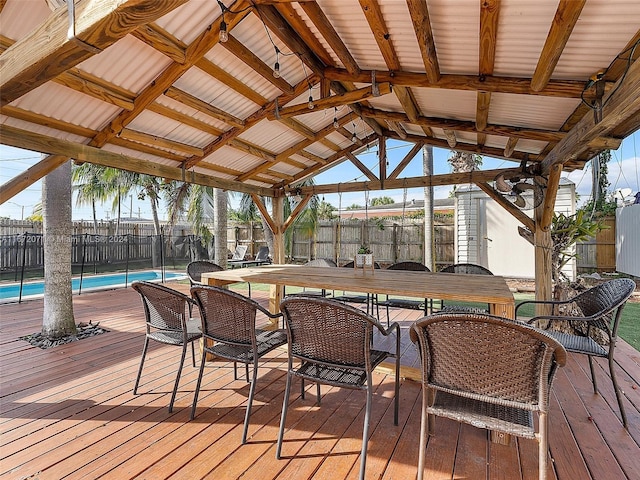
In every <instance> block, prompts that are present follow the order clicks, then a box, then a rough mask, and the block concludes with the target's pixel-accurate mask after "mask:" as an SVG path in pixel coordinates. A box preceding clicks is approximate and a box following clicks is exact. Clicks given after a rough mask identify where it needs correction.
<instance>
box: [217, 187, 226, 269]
mask: <svg viewBox="0 0 640 480" xmlns="http://www.w3.org/2000/svg"><path fill="white" fill-rule="evenodd" d="M227 197H228V194H227V192H226V190H222V189H220V188H215V189H214V190H213V205H214V211H213V228H214V238H213V242H214V243H213V251H214V258H215V261H216V263H217V264H218V265H220V266H221V267H223V268H227V204H228V198H227Z"/></svg>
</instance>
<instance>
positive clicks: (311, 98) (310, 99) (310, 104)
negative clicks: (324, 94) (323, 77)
mask: <svg viewBox="0 0 640 480" xmlns="http://www.w3.org/2000/svg"><path fill="white" fill-rule="evenodd" d="M308 107H309V110H313V109H314V108H316V106H315V105H314V104H313V95H312V94H311V89H309V104H308Z"/></svg>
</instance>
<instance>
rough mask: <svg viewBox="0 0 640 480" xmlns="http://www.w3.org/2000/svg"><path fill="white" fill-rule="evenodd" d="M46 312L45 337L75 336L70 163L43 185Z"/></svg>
mask: <svg viewBox="0 0 640 480" xmlns="http://www.w3.org/2000/svg"><path fill="white" fill-rule="evenodd" d="M42 219H43V233H44V235H43V240H44V313H43V318H42V334H43V335H45V336H47V337H50V338H59V337H64V336H66V335H70V334H75V333H76V324H75V319H74V317H73V299H72V296H71V232H72V230H73V225H72V222H71V161H67V162H66V163H65V164H63V165H61V166H60V167H58V168H57V169H56V170H54V171H53V172H51V173H49V174H48V175H47V176H46V177H45V179H44V182H43V186H42Z"/></svg>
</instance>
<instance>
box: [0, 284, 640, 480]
mask: <svg viewBox="0 0 640 480" xmlns="http://www.w3.org/2000/svg"><path fill="white" fill-rule="evenodd" d="M174 286H175V284H174ZM180 288H184V286H181V287H180ZM260 295H262V296H263V297H264V295H265V294H264V293H262V292H256V291H255V290H254V298H255V297H256V296H260ZM262 301H265V302H266V297H264V298H262ZM74 303H75V315H76V322H81V321H84V322H88V321H89V320H92V321H93V322H94V323H95V322H100V325H101V326H103V327H106V328H107V329H108V330H109V333H106V334H102V335H99V336H96V337H93V338H90V339H85V340H82V341H79V342H74V343H71V344H67V345H63V346H59V347H56V348H52V349H48V350H40V349H38V348H34V347H31V346H30V345H29V344H28V343H27V342H24V341H22V340H19V339H18V337H19V336H21V335H27V334H31V333H35V332H37V331H39V329H40V327H41V319H42V308H43V305H42V301H41V300H34V301H29V302H25V303H22V304H10V305H2V306H0V312H1V313H0V343H1V352H0V367H1V385H2V387H1V393H0V395H1V404H0V409H1V411H2V414H1V416H0V422H1V428H0V435H1V436H0V478H15V479H56V480H57V479H62V478H74V479H97V478H109V479H118V480H122V479H128V478H147V479H154V480H156V479H164V478H175V479H196V478H215V479H236V478H245V479H250V480H253V479H260V480H263V479H276V478H278V479H296V480H298V479H307V478H309V479H310V478H313V479H331V480H338V479H347V478H348V479H351V478H357V475H358V468H359V458H358V457H359V451H360V445H361V435H362V421H363V415H364V411H363V408H364V395H363V394H362V392H354V391H349V390H344V389H342V390H341V389H335V388H329V387H323V395H324V396H323V399H322V404H321V406H317V405H315V402H314V398H315V396H314V395H308V396H307V397H306V400H301V399H300V397H299V392H298V391H297V389H295V388H294V389H293V393H292V398H291V400H295V401H294V403H293V406H292V408H291V410H290V414H289V416H288V419H287V420H288V421H287V431H286V433H285V443H284V446H283V455H284V458H283V459H282V460H276V459H275V443H276V438H277V431H278V425H279V419H280V410H281V407H282V397H283V391H284V379H285V376H284V372H285V359H286V356H285V355H286V354H285V353H284V352H283V351H277V352H274V353H273V354H272V355H271V356H270V357H268V358H267V360H266V362H265V364H264V367H261V369H260V376H259V380H258V385H257V393H256V398H255V400H254V410H253V414H252V417H251V421H250V427H249V441H248V444H246V445H241V444H240V438H241V435H242V422H243V417H244V405H245V403H246V399H247V395H248V391H249V388H248V384H247V383H246V382H245V381H244V380H243V379H240V380H238V381H234V380H233V369H232V368H231V367H230V366H229V365H228V364H224V363H215V364H212V365H211V367H208V368H207V370H206V371H205V376H204V380H203V386H202V391H201V393H200V399H199V401H198V412H197V417H196V418H195V420H193V421H189V413H190V405H191V401H192V398H193V390H194V386H195V381H196V377H197V369H194V368H193V367H192V366H191V364H190V362H187V365H186V366H185V368H184V372H183V377H182V380H181V383H180V388H179V393H178V396H177V400H176V405H175V409H174V412H173V413H172V414H170V413H168V411H167V405H168V402H169V397H170V393H171V389H172V386H173V381H174V379H175V367H176V362H177V359H178V357H177V354H178V353H179V351H178V350H177V349H176V348H175V347H167V346H152V347H151V355H150V357H149V359H148V361H147V363H146V365H145V370H144V372H143V377H142V383H141V388H140V391H139V393H140V394H139V395H137V396H134V395H132V391H131V390H132V387H133V381H134V379H135V375H136V371H137V368H138V363H139V360H140V353H141V349H142V342H143V335H144V325H143V322H142V320H141V315H142V305H141V303H140V300H139V297H138V296H137V294H136V293H135V292H134V291H132V290H131V289H126V290H112V291H105V292H99V293H90V294H84V295H81V296H76V297H74ZM393 315H394V319H395V320H399V321H402V324H403V344H404V346H405V348H404V355H403V364H405V365H413V364H415V359H416V351H415V350H414V348H413V346H412V345H411V344H410V342H408V338H407V337H408V335H407V334H406V328H407V327H408V326H409V325H410V323H411V322H412V321H413V320H414V319H416V318H417V317H418V316H419V312H408V311H401V310H395V311H393ZM617 360H618V363H619V366H620V368H619V372H620V375H619V378H620V382H621V385H622V386H623V389H624V391H625V397H626V407H627V415H628V417H629V425H630V428H629V431H628V432H627V431H626V430H624V429H623V428H622V425H621V421H620V419H619V414H618V409H617V403H616V401H615V396H614V394H613V391H612V387H611V382H610V380H609V378H608V373H607V369H606V366H605V364H604V363H603V362H598V365H599V368H598V372H597V374H598V377H599V386H600V389H601V392H602V395H594V394H593V392H592V388H591V382H590V379H589V373H588V365H587V363H586V359H585V358H582V357H580V358H578V357H576V356H570V358H569V363H568V365H567V366H566V367H565V368H562V369H560V372H559V374H558V376H557V379H556V381H555V384H554V388H553V394H552V399H551V415H550V418H551V422H550V452H549V454H550V458H551V461H550V462H549V478H550V479H558V480H577V479H580V480H585V479H597V480H609V479H611V480H618V479H637V478H640V448H639V445H640V413H639V408H640V389H639V388H638V383H639V380H640V354H639V353H638V352H637V351H635V350H633V349H632V348H631V347H629V346H628V345H627V344H626V343H624V342H623V343H622V344H621V345H620V347H619V350H618V351H617ZM376 380H377V388H376V394H375V395H374V405H373V409H372V424H371V437H370V440H369V453H368V457H367V475H366V477H367V478H368V479H374V478H376V479H378V478H379V479H408V478H415V475H416V471H417V460H418V440H419V427H420V405H421V403H420V402H421V396H420V385H419V384H418V383H416V382H413V381H411V380H407V379H405V380H403V382H402V386H401V391H400V395H401V402H400V424H399V426H397V427H396V426H394V425H393V402H392V395H393V378H392V377H390V376H387V375H385V374H377V375H376ZM436 429H437V432H436V435H435V436H433V437H432V438H431V439H430V441H429V444H428V450H427V471H426V475H425V478H428V479H450V478H456V479H474V480H476V479H489V478H490V479H506V480H514V479H522V480H525V479H536V478H537V445H536V444H535V442H533V441H531V440H520V439H513V440H512V443H511V445H510V446H504V445H498V444H494V443H491V442H489V441H488V435H487V432H486V431H484V430H480V429H477V428H473V427H470V426H466V425H459V424H457V423H455V422H452V421H449V420H444V419H437V422H436Z"/></svg>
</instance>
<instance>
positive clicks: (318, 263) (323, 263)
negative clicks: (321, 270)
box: [284, 258, 338, 297]
mask: <svg viewBox="0 0 640 480" xmlns="http://www.w3.org/2000/svg"><path fill="white" fill-rule="evenodd" d="M304 266H305V267H327V268H332V267H337V266H338V264H337V263H336V262H334V261H333V260H331V259H330V258H315V259H313V260H309V261H308V262H307V263H305V264H304ZM297 295H304V296H307V297H309V296H313V297H328V296H330V295H331V294H330V293H328V292H327V290H326V289H325V288H323V289H321V290H307V289H306V287H304V288H303V289H302V292H299V293H286V292H285V295H284V296H288V297H295V296H297Z"/></svg>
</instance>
